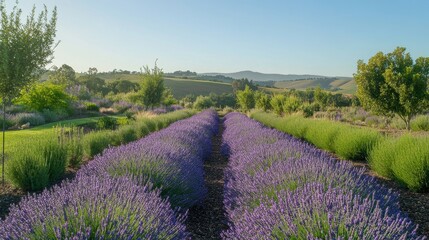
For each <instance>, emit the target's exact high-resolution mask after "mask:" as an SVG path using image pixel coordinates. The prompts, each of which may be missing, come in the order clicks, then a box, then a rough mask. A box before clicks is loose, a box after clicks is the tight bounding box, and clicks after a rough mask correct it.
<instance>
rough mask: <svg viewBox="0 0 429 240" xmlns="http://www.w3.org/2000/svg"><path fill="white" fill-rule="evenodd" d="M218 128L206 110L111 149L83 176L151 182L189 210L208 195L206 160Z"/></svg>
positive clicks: (95, 161)
mask: <svg viewBox="0 0 429 240" xmlns="http://www.w3.org/2000/svg"><path fill="white" fill-rule="evenodd" d="M217 127H218V117H217V115H216V113H215V112H214V111H205V112H203V113H200V114H197V115H195V116H193V117H190V118H188V119H185V120H181V121H177V122H175V123H173V124H171V125H170V126H169V127H168V128H165V129H163V130H161V131H159V132H155V133H153V134H150V135H148V136H147V137H146V138H143V139H140V140H138V141H135V142H132V143H130V144H127V145H122V146H119V147H115V148H110V149H107V150H106V151H104V153H103V155H99V156H97V157H96V158H95V159H94V160H93V161H91V162H90V163H89V164H88V165H87V166H85V167H84V168H82V170H81V171H80V172H79V174H81V175H89V176H91V175H99V176H105V175H107V176H113V177H122V176H126V177H128V178H130V179H133V180H134V181H135V182H137V183H138V184H140V185H146V184H147V183H151V185H152V186H153V187H154V188H160V189H161V195H162V196H163V197H168V198H169V200H170V202H171V204H172V205H173V206H174V207H182V208H188V207H190V206H192V205H194V204H197V203H199V202H201V201H202V199H203V198H204V196H205V194H206V191H207V190H206V188H205V186H204V173H203V160H204V158H205V157H207V156H208V155H209V154H210V152H211V138H212V136H213V135H214V134H215V133H216V131H217Z"/></svg>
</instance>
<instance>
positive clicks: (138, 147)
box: [0, 111, 218, 239]
mask: <svg viewBox="0 0 429 240" xmlns="http://www.w3.org/2000/svg"><path fill="white" fill-rule="evenodd" d="M217 128H218V117H217V115H216V113H215V112H214V111H205V112H203V113H200V114H197V115H195V116H193V117H191V118H188V119H185V120H181V121H178V122H175V123H173V124H172V125H171V126H170V127H168V128H166V129H164V130H162V131H159V132H156V133H153V134H151V135H149V136H148V137H146V138H143V139H140V140H138V141H136V142H132V143H130V144H127V145H122V146H119V147H115V148H110V149H107V150H106V151H104V153H103V154H102V155H99V156H97V157H96V158H95V159H94V160H93V161H91V162H90V163H89V164H88V165H86V166H85V167H83V168H82V169H81V170H80V171H79V172H78V173H77V176H76V178H75V179H74V180H71V181H65V182H63V183H62V184H60V185H58V186H55V187H53V188H52V189H51V190H49V191H48V190H45V191H44V192H43V193H41V194H39V195H33V196H29V197H27V198H26V199H24V200H23V201H21V203H19V204H18V205H16V206H13V207H12V208H11V211H10V214H9V215H8V216H7V217H6V219H5V220H3V221H0V239H187V238H189V234H188V233H187V232H186V229H185V225H184V220H185V218H186V211H184V210H181V209H183V208H185V209H186V208H187V207H189V206H191V205H194V204H197V203H199V202H201V200H202V199H203V198H204V195H205V194H206V189H205V187H204V178H203V160H204V158H205V157H206V156H207V155H208V154H209V153H210V150H211V149H210V148H211V142H210V141H211V137H212V136H213V134H215V133H216V131H217Z"/></svg>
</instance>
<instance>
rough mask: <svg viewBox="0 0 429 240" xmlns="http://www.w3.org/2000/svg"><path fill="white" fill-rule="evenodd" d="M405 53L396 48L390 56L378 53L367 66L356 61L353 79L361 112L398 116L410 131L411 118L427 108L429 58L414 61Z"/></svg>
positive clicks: (400, 48) (360, 61)
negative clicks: (361, 108)
mask: <svg viewBox="0 0 429 240" xmlns="http://www.w3.org/2000/svg"><path fill="white" fill-rule="evenodd" d="M405 51H406V49H405V48H403V47H397V48H396V49H395V50H394V51H393V52H391V53H387V54H384V53H383V52H378V53H377V54H375V55H374V56H373V57H371V58H370V59H369V60H368V63H365V62H364V61H362V60H359V61H358V65H357V73H356V74H355V75H354V77H355V80H356V84H357V87H358V90H357V96H358V97H359V100H360V102H361V103H362V105H363V106H364V108H366V109H368V110H371V111H373V112H375V113H378V114H382V115H386V116H392V115H394V114H397V115H398V116H399V117H400V118H401V119H402V120H403V121H404V122H405V124H406V126H407V129H408V130H409V129H410V122H411V118H412V117H413V116H415V115H416V114H418V113H421V112H423V111H425V110H426V109H427V108H428V106H429V105H428V103H429V93H428V77H429V58H428V57H419V58H417V59H416V61H413V59H412V58H411V56H410V53H406V52H405Z"/></svg>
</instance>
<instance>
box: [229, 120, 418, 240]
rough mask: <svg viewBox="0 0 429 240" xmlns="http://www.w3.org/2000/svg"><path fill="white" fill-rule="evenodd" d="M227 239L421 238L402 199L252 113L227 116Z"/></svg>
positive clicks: (370, 178)
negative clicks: (401, 204) (266, 124)
mask: <svg viewBox="0 0 429 240" xmlns="http://www.w3.org/2000/svg"><path fill="white" fill-rule="evenodd" d="M222 150H223V153H224V154H227V155H229V156H230V162H229V165H228V167H227V169H226V170H225V178H226V179H225V193H224V196H225V199H224V203H225V206H226V210H227V214H228V217H229V220H230V229H229V230H228V231H226V232H224V233H223V237H224V238H225V239H366V238H371V239H421V238H422V237H419V236H417V234H416V231H415V230H416V226H415V225H413V224H412V222H411V221H410V220H409V219H408V218H407V217H406V216H405V215H404V214H403V213H401V212H400V210H399V204H398V195H397V194H396V193H394V192H392V191H391V190H389V189H387V188H385V187H383V186H381V185H380V184H379V183H378V182H377V181H376V180H375V179H374V178H372V177H369V176H367V175H364V171H363V169H356V168H354V167H353V166H352V165H351V164H350V163H347V162H338V161H336V160H335V159H333V158H332V157H330V155H328V154H327V153H325V152H323V151H321V150H318V149H316V148H314V147H313V146H311V145H309V144H307V143H304V142H302V141H300V140H297V139H295V138H292V137H291V136H289V135H286V134H284V133H281V132H279V131H277V130H272V129H268V128H266V127H264V126H263V125H262V124H260V123H258V122H256V121H253V120H251V119H249V118H247V117H246V116H245V115H242V114H238V113H230V114H228V115H226V117H225V131H224V134H223V145H222Z"/></svg>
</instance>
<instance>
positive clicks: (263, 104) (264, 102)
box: [255, 91, 271, 111]
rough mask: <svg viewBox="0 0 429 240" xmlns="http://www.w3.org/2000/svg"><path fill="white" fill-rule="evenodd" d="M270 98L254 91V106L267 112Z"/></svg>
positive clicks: (269, 106) (269, 107)
mask: <svg viewBox="0 0 429 240" xmlns="http://www.w3.org/2000/svg"><path fill="white" fill-rule="evenodd" d="M270 101H271V97H270V95H268V94H266V93H264V92H262V91H256V92H255V106H256V108H258V109H262V110H263V111H268V110H270V109H271V104H270Z"/></svg>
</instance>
